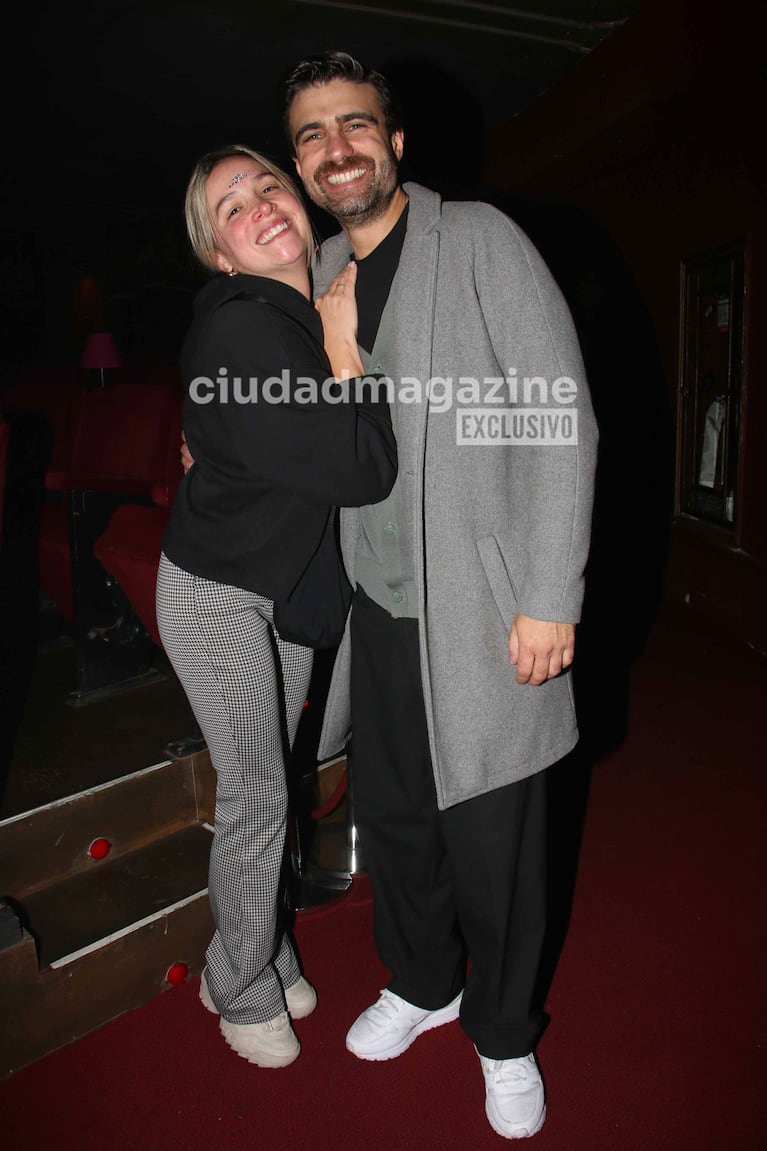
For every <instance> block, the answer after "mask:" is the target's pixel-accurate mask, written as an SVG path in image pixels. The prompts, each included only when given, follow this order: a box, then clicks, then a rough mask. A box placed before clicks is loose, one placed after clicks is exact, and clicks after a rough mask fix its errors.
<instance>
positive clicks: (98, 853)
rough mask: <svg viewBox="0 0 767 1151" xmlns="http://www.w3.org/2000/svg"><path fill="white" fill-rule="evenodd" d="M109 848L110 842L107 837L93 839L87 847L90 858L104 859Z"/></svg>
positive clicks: (110, 846) (110, 848) (110, 847)
mask: <svg viewBox="0 0 767 1151" xmlns="http://www.w3.org/2000/svg"><path fill="white" fill-rule="evenodd" d="M111 850H112V844H111V843H110V842H109V840H108V839H104V838H99V839H94V840H93V842H92V843H91V845H90V847H89V848H88V855H90V857H91V859H106V857H107V856H108V855H109V853H110V851H111Z"/></svg>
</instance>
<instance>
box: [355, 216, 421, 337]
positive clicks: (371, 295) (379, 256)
mask: <svg viewBox="0 0 767 1151" xmlns="http://www.w3.org/2000/svg"><path fill="white" fill-rule="evenodd" d="M408 207H409V205H408V204H406V205H405V207H404V210H403V212H402V215H401V216H400V218H399V219H398V220H397V223H396V224H395V225H394V227H393V228H392V230H391V231H390V232H389V234H388V235H387V236H384V238H383V240H381V243H380V244H379V245H378V247H377V248H374V249H373V251H372V252H371V253H370V255H369V256H365V258H364V259H363V260H357V288H356V294H357V342H358V343H359V344H360V345H361V346H362V347H363V348H364V349H365V351H366V352H368V353H370V352H372V350H373V344H374V343H375V338H376V334H377V332H378V325H379V324H380V322H381V316H382V315H383V310H384V308H385V307H386V301H387V299H388V298H389V291H390V290H391V285H392V280H393V279H394V276H395V274H396V271H397V266H398V265H399V258H400V255H401V253H402V245H403V243H404V242H405V232H406V231H407V212H408Z"/></svg>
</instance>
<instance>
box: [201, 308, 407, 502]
mask: <svg viewBox="0 0 767 1151" xmlns="http://www.w3.org/2000/svg"><path fill="white" fill-rule="evenodd" d="M222 369H225V370H226V374H225V378H226V380H227V399H226V402H225V403H222V399H223V394H224V393H223V391H222V390H221V388H220V386H219V385H216V386H215V387H214V388H213V389H212V394H213V396H214V401H213V402H215V403H216V404H221V407H222V411H221V415H222V424H223V426H224V427H225V428H226V429H227V438H228V439H230V440H231V450H232V452H233V453H236V456H237V458H238V462H239V463H240V464H241V465H242V466H244V467H245V469H246V470H247V472H248V474H249V475H251V476H252V477H253V478H254V479H255V480H258V481H260V482H262V483H268V484H273V485H275V486H279V487H282V488H285V489H286V490H289V491H293V492H295V493H296V494H298V495H301V496H302V497H303V498H305V499H309V500H311V501H312V502H316V503H324V504H338V505H341V506H346V507H360V506H362V505H363V504H369V503H378V502H379V501H380V500H382V499H384V498H385V497H386V496H387V495H388V494H389V492H390V491H391V488H392V486H393V484H394V480H395V478H396V474H397V453H396V444H395V440H394V433H393V431H392V427H391V415H390V411H389V404H388V402H387V400H386V397H385V393H384V391H383V390H381V392H380V396H379V398H376V397H375V396H374V395H371V394H370V393H371V392H372V393H375V391H376V389H375V388H369V387H368V388H365V389H364V392H365V399H364V400H362V401H361V402H355V400H354V397H355V393H356V388H355V386H354V385H355V381H353V380H352V381H348V385H349V386H348V387H347V393H349V395H348V397H347V400H346V401H345V402H344V401H342V402H338V403H334V402H332V396H333V395H334V394H336V395H337V394H338V389H339V385H335V386H334V385H333V384H332V382H331V381H332V376H331V371H330V365H329V364H328V362H327V358H326V357H325V355H324V352H323V350H322V348H321V347H320V346H319V345H318V344H317V343H316V341H314V339H313V338H312V337H311V335H310V333H309V332H308V331H307V329H305V328H304V327H303V326H302V325H301V324H299V323H298V322H297V321H294V320H293V319H292V318H291V317H290V316H288V315H286V314H285V313H284V312H282V311H281V310H280V309H278V308H273V307H272V306H270V305H269V304H268V303H265V302H262V301H258V302H253V301H249V300H233V301H230V302H229V303H228V304H226V305H224V306H222V307H220V308H218V309H217V310H216V312H215V313H213V315H212V316H211V318H210V321H209V323H208V324H207V325H206V331H205V335H204V338H203V339H202V340H201V341H200V343H198V345H197V348H196V354H195V364H194V374H195V376H203V377H206V378H208V379H210V380H212V381H214V382H215V381H217V380H218V379H219V378H221V377H222V376H223V375H224V373H223V372H222ZM224 407H225V408H226V411H224V410H223V408H224Z"/></svg>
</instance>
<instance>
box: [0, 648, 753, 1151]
mask: <svg viewBox="0 0 767 1151" xmlns="http://www.w3.org/2000/svg"><path fill="white" fill-rule="evenodd" d="M765 688H767V667H765V665H764V663H760V662H758V661H756V660H755V659H753V660H752V659H751V658H750V657H748V656H744V655H743V654H742V653H740V652H737V651H733V650H731V649H729V648H728V647H727V646H726V645H717V644H716V643H715V642H714V641H713V639H711V638H709V637H706V636H705V635H703V636H701V635H699V634H695V633H693V632H692V631H688V630H687V629H686V628H685V627H684V626H676V627H670V626H666V627H662V626H661V627H659V628H656V631H655V633H654V635H653V637H652V639H651V641H650V644H649V646H648V648H647V650H646V652H645V653H644V655H643V656H642V658H641V660H640V661H639V662H638V664H637V666H636V668H635V670H634V674H633V680H632V692H631V714H630V725H629V727H630V730H629V736H628V738H627V739H626V741H625V742H624V743H623V745H622V746H621V747H620V748H619V749H618V750H617V751H615V752H613V753H612V754H610V755H609V756H608V757H607V758H605V759H603V760H602V761H601V762H600V763H599V764H598V765H597V767H596V769H595V771H594V774H593V779H592V786H591V794H590V799H589V805H588V812H587V819H586V826H585V833H584V839H583V846H582V851H581V858H580V868H579V872H578V880H577V885H576V892H575V901H574V908H573V913H572V920H571V925H570V931H569V934H568V937H567V941H566V944H565V947H564V951H563V954H562V958H561V961H560V964H559V967H558V969H557V973H556V976H555V979H554V983H553V986H552V990H551V993H550V995H549V1000H548V1008H549V1011H550V1014H551V1019H552V1022H551V1025H550V1027H549V1029H548V1031H547V1032H546V1034H545V1036H544V1038H543V1041H542V1043H541V1046H540V1050H539V1055H540V1060H541V1065H542V1068H543V1071H544V1075H545V1077H546V1080H547V1084H548V1093H549V1118H548V1122H547V1124H546V1126H545V1127H544V1129H543V1131H542V1132H541V1133H540V1134H539V1135H538V1136H536V1137H535V1139H534V1140H532V1141H531V1142H530V1143H529V1144H523V1146H528V1145H529V1146H531V1147H535V1148H537V1149H538V1151H688V1149H689V1151H761V1149H764V1148H767V1090H765V1087H767V1075H765V1040H766V1038H767V1027H766V1026H765V1024H767V1012H766V1011H765V996H764V982H765V971H764V952H765V941H766V938H767V933H766V932H765V898H764V892H765V867H764V863H765V846H764V844H765V807H766V806H767V805H766V804H765V797H766V795H767V784H766V782H765V769H766V768H767V756H765V753H764V715H765V711H766V710H767V691H765ZM370 910H371V909H370V902H369V892H368V885H367V881H366V880H365V879H361V880H359V881H357V882H356V883H355V885H354V887H353V889H352V891H351V892H349V893H348V894H347V895H346V896H345V897H344V898H343V899H342V900H341V901H340V902H338V903H337V904H335V905H334V906H333V907H332V908H330V909H328V910H325V911H324V912H321V913H312V914H309V915H305V916H302V917H300V918H299V922H298V925H297V937H298V942H299V946H300V949H301V952H302V955H303V959H304V962H305V965H306V970H307V974H308V975H309V977H310V978H311V979H312V980H313V982H314V983H315V984H316V986H317V989H318V992H319V996H320V1004H319V1007H318V1009H317V1011H316V1012H315V1014H314V1015H313V1016H312V1017H311V1018H309V1019H307V1020H304V1021H302V1022H301V1023H300V1024H299V1025H298V1027H297V1030H298V1032H299V1035H300V1038H301V1041H302V1044H303V1050H302V1054H301V1057H300V1059H299V1060H298V1062H297V1063H296V1064H294V1065H293V1066H292V1067H290V1068H287V1069H285V1070H282V1071H260V1070H258V1069H256V1068H253V1067H251V1066H249V1065H248V1064H247V1063H245V1062H244V1061H243V1060H240V1059H238V1058H237V1057H236V1056H235V1055H233V1054H232V1053H231V1052H230V1051H229V1049H228V1048H227V1047H226V1046H225V1045H224V1043H223V1041H222V1040H221V1039H220V1037H219V1035H218V1031H217V1024H216V1020H215V1019H214V1018H213V1017H212V1016H211V1015H209V1014H208V1013H207V1012H205V1011H204V1010H203V1008H202V1007H201V1006H200V1004H199V1003H198V1001H197V980H196V979H195V980H192V981H190V982H189V983H188V984H187V985H185V986H184V987H181V988H178V989H175V990H173V991H169V992H167V993H166V994H164V995H163V996H161V997H160V998H159V999H156V1000H154V1001H153V1002H152V1003H150V1004H147V1005H146V1006H145V1007H142V1008H140V1009H139V1010H136V1011H133V1012H130V1013H128V1014H127V1015H124V1016H122V1017H121V1018H120V1019H117V1020H115V1021H114V1022H113V1023H111V1024H109V1025H108V1026H107V1027H105V1028H103V1029H102V1030H101V1031H99V1032H97V1033H94V1034H92V1035H90V1036H87V1037H86V1038H84V1039H82V1040H80V1041H78V1042H77V1043H74V1044H72V1045H71V1046H70V1047H68V1048H66V1049H64V1050H62V1051H59V1052H56V1053H55V1054H53V1055H51V1056H49V1057H48V1058H46V1059H43V1060H41V1061H40V1062H39V1063H37V1064H34V1065H33V1066H31V1067H28V1068H26V1069H24V1070H22V1071H19V1072H17V1073H16V1074H15V1075H14V1076H12V1077H11V1078H9V1079H7V1080H6V1081H4V1082H3V1083H0V1148H3V1149H4V1151H21V1149H22V1148H24V1149H31V1151H53V1149H57V1151H69V1149H75V1148H77V1149H78V1151H207V1149H208V1148H211V1149H216V1151H219V1149H221V1151H299V1149H303V1148H306V1149H307V1151H331V1149H332V1151H347V1149H349V1151H351V1149H354V1151H410V1149H413V1151H416V1149H417V1151H436V1149H438V1148H439V1149H440V1151H442V1149H444V1148H451V1149H452V1148H460V1149H464V1148H466V1149H471V1151H485V1149H487V1151H491V1149H493V1148H495V1149H496V1151H498V1149H499V1148H500V1147H502V1146H504V1145H509V1144H504V1143H503V1142H502V1141H501V1140H500V1138H499V1137H498V1136H497V1135H495V1134H494V1133H493V1132H492V1131H491V1129H490V1128H489V1126H488V1125H487V1123H486V1120H485V1117H484V1111H483V1105H484V1101H483V1086H482V1079H481V1075H480V1071H479V1065H478V1061H477V1057H476V1055H475V1053H474V1050H473V1048H472V1046H471V1043H470V1042H469V1040H468V1039H467V1038H466V1037H465V1036H464V1035H463V1033H462V1032H461V1030H460V1028H459V1026H458V1025H457V1024H451V1025H449V1026H447V1027H443V1028H441V1029H440V1030H438V1031H434V1032H431V1033H429V1034H427V1035H424V1036H422V1037H421V1038H420V1039H419V1040H418V1041H417V1043H416V1044H415V1045H414V1046H413V1047H412V1048H411V1049H410V1050H409V1051H408V1052H406V1053H405V1054H404V1055H403V1056H401V1057H400V1058H399V1059H397V1060H394V1061H392V1062H389V1063H384V1064H368V1063H361V1062H359V1061H358V1060H356V1059H354V1058H353V1057H352V1056H351V1055H349V1054H348V1053H347V1052H346V1051H345V1050H344V1045H343V1037H344V1033H345V1030H346V1028H347V1027H348V1025H349V1024H350V1022H351V1021H352V1020H353V1019H354V1017H355V1016H356V1014H357V1013H358V1011H359V1010H361V1009H362V1008H363V1007H365V1006H366V1005H367V1004H368V1003H369V1002H370V1001H371V999H373V998H375V996H376V993H377V991H378V990H379V988H381V987H383V986H384V982H385V979H386V973H385V972H384V971H383V969H382V968H381V966H380V964H379V962H378V960H377V959H376V957H375V954H374V951H373V947H372V944H371V938H370Z"/></svg>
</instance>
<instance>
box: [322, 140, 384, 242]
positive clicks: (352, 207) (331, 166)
mask: <svg viewBox="0 0 767 1151" xmlns="http://www.w3.org/2000/svg"><path fill="white" fill-rule="evenodd" d="M362 167H364V168H365V169H366V171H367V173H368V174H369V175H370V176H371V178H370V180H369V182H368V184H367V186H366V187H365V188H364V189H361V190H360V191H359V192H357V193H349V192H348V191H345V190H344V188H343V186H341V187H339V189H338V191H337V192H336V191H335V189H333V188H332V186H331V187H328V185H327V184H326V183H324V180H325V177H326V176H328V175H333V174H334V173H337V172H338V173H340V172H348V171H350V170H352V169H354V168H362ZM396 190H397V159H396V156H395V155H394V153H393V152H390V153H389V154H388V155H387V156H386V157H384V159H383V160H382V161H381V163H380V164H377V163H376V161H375V160H374V159H373V157H372V156H363V155H359V154H358V155H355V156H351V157H350V158H349V159H348V160H345V161H344V162H343V163H342V164H335V163H333V162H332V161H330V160H329V161H327V162H326V163H325V164H321V165H320V166H319V168H318V169H317V171H316V172H315V173H314V175H313V177H312V186H311V188H307V192H308V193H309V196H310V197H311V199H312V200H313V201H314V203H315V204H317V205H318V207H320V208H324V209H325V211H326V212H329V213H330V215H331V216H335V218H336V219H337V220H338V221H339V222H340V223H341V224H345V225H347V226H349V227H359V226H360V225H362V224H368V223H370V221H371V220H377V219H378V218H379V217H380V216H383V214H384V213H385V211H386V209H387V208H388V207H389V204H390V203H391V201H392V199H393V197H394V193H395V192H396Z"/></svg>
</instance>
